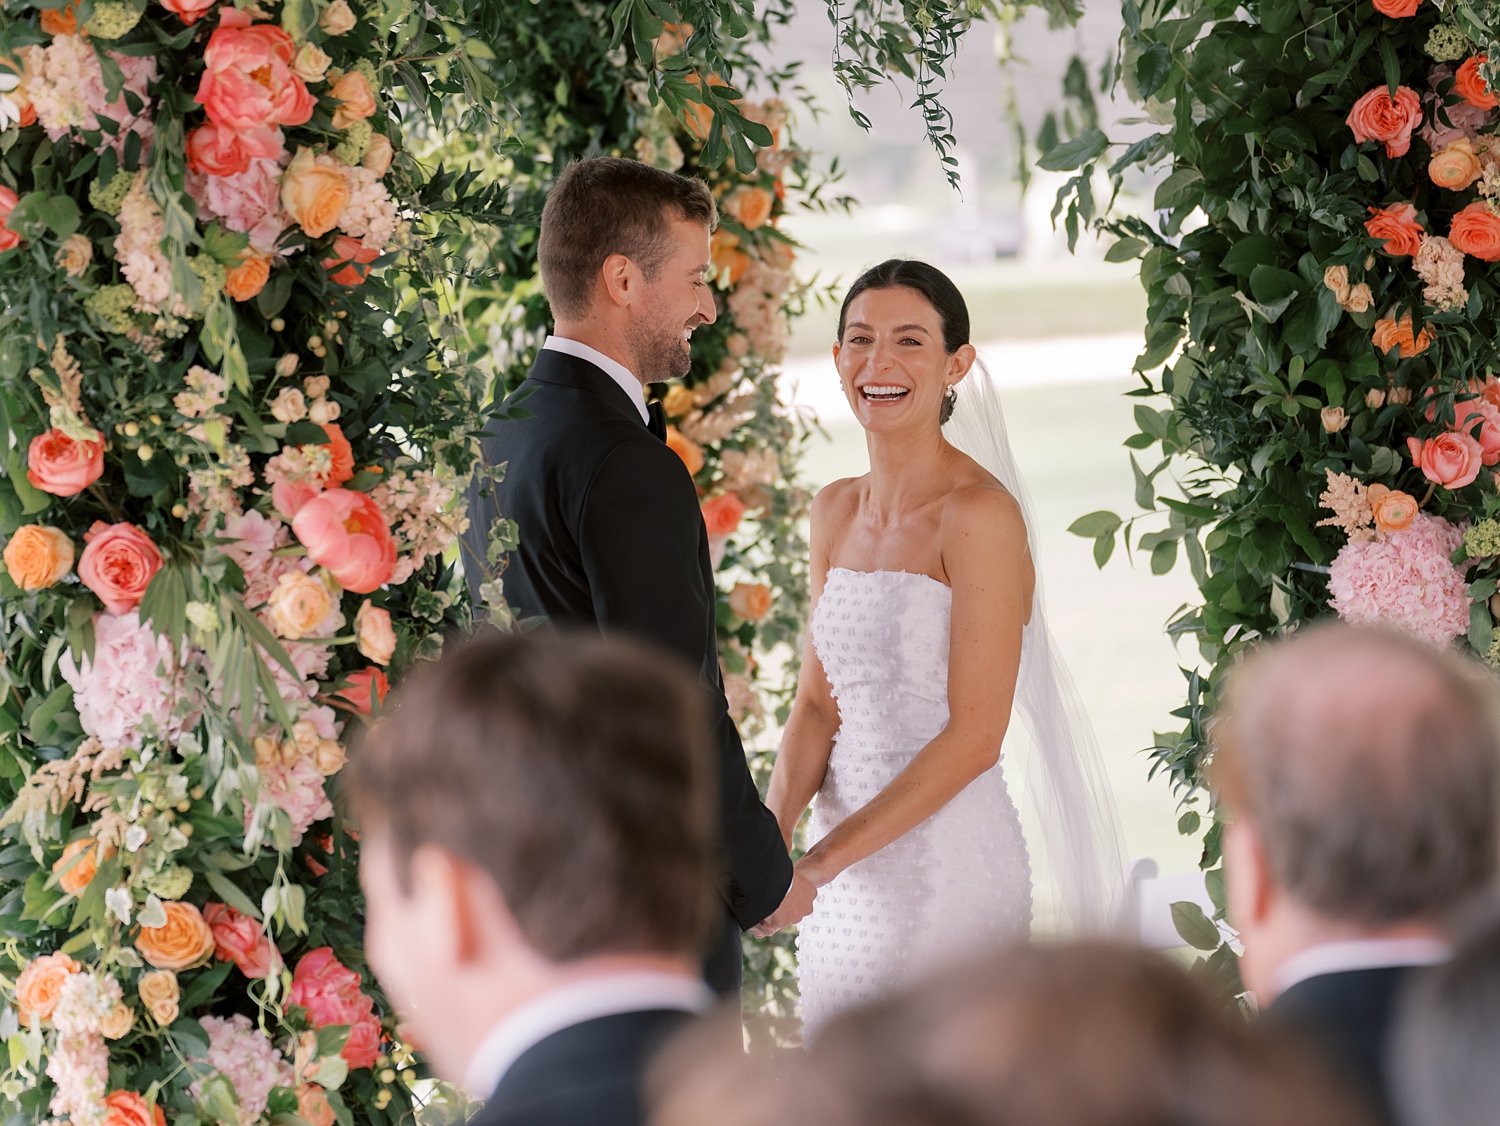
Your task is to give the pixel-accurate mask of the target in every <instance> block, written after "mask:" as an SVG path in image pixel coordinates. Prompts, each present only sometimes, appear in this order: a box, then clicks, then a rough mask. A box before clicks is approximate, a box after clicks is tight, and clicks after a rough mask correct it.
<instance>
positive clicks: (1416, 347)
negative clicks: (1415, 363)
mask: <svg viewBox="0 0 1500 1126" xmlns="http://www.w3.org/2000/svg"><path fill="white" fill-rule="evenodd" d="M1433 336H1434V333H1433V331H1432V326H1431V325H1423V326H1422V332H1421V334H1420V335H1413V330H1412V318H1411V313H1409V312H1407V313H1402V314H1401V316H1400V318H1399V319H1398V318H1395V317H1390V316H1384V317H1381V318H1380V319H1379V320H1378V321H1376V322H1375V328H1374V329H1373V330H1372V332H1371V333H1370V339H1371V341H1373V342H1374V344H1375V347H1376V348H1379V349H1380V350H1381V351H1382V352H1389V351H1390V350H1391V349H1392V348H1399V349H1400V350H1401V353H1400V354H1401V358H1402V359H1403V360H1409V359H1411V358H1412V357H1413V356H1420V355H1421V354H1422V353H1423V352H1425V351H1427V349H1428V347H1430V346H1431V344H1432V340H1433Z"/></svg>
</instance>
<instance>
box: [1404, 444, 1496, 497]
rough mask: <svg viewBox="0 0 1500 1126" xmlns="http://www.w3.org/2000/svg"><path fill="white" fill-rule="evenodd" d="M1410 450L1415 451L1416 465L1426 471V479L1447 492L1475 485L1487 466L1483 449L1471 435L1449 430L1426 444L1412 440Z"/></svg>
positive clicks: (1424, 472) (1414, 460) (1423, 473)
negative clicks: (1485, 465)
mask: <svg viewBox="0 0 1500 1126" xmlns="http://www.w3.org/2000/svg"><path fill="white" fill-rule="evenodd" d="M1406 447H1407V449H1408V450H1409V451H1410V452H1411V461H1412V464H1413V465H1414V466H1416V467H1417V468H1418V469H1420V470H1421V471H1422V476H1424V477H1426V478H1427V479H1428V480H1429V481H1431V482H1432V483H1433V484H1434V485H1441V486H1443V488H1445V489H1461V488H1463V487H1464V486H1465V485H1472V484H1473V483H1474V482H1475V481H1476V480H1477V479H1478V477H1479V469H1480V466H1481V465H1483V464H1484V452H1483V450H1481V449H1480V446H1479V443H1478V442H1476V441H1475V440H1474V439H1473V438H1471V437H1469V436H1468V435H1467V434H1455V433H1453V432H1452V431H1449V432H1448V433H1446V434H1439V435H1438V436H1437V437H1436V438H1428V439H1427V441H1425V442H1423V441H1420V440H1419V439H1417V438H1408V439H1406Z"/></svg>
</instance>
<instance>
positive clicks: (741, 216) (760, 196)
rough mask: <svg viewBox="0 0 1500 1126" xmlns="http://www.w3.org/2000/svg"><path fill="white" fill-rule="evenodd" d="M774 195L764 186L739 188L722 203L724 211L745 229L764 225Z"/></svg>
mask: <svg viewBox="0 0 1500 1126" xmlns="http://www.w3.org/2000/svg"><path fill="white" fill-rule="evenodd" d="M775 202H776V197H775V196H773V195H772V194H771V193H770V192H768V191H766V190H765V189H764V188H740V189H739V190H738V191H736V192H735V193H734V194H733V195H732V196H730V197H729V199H728V200H726V201H725V203H724V211H725V212H726V213H727V214H728V215H729V216H730V217H731V218H733V219H734V221H735V222H736V223H738V224H739V225H740V226H742V227H744V228H745V230H747V231H753V230H756V229H757V228H759V227H764V226H765V225H766V221H767V220H768V219H770V218H771V207H772V205H773V204H775Z"/></svg>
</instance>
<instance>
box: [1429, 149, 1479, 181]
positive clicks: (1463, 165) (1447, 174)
mask: <svg viewBox="0 0 1500 1126" xmlns="http://www.w3.org/2000/svg"><path fill="white" fill-rule="evenodd" d="M1483 173H1484V165H1483V164H1482V163H1481V162H1480V159H1479V153H1478V152H1477V151H1476V150H1475V148H1474V142H1473V141H1470V140H1468V139H1467V138H1465V139H1463V140H1458V141H1453V142H1451V143H1449V144H1446V145H1444V146H1443V147H1442V148H1440V149H1438V151H1437V152H1435V153H1433V154H1432V159H1431V160H1429V161H1428V162H1427V177H1428V179H1430V180H1431V181H1432V182H1433V183H1434V184H1436V185H1437V186H1438V187H1440V188H1446V189H1447V190H1448V191H1450V192H1461V191H1465V190H1466V189H1468V188H1469V187H1471V186H1472V185H1473V183H1474V181H1475V180H1477V179H1479V177H1480V176H1481V175H1482V174H1483Z"/></svg>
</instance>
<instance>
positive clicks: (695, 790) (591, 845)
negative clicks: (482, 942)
mask: <svg viewBox="0 0 1500 1126" xmlns="http://www.w3.org/2000/svg"><path fill="white" fill-rule="evenodd" d="M345 774H346V776H345V779H344V789H345V794H346V796H347V797H348V798H349V799H350V804H351V807H352V812H353V813H354V815H355V818H356V820H358V821H359V822H360V823H362V824H364V825H365V826H366V827H367V828H368V829H369V830H371V831H376V832H380V833H382V834H384V836H385V837H386V839H387V840H388V841H389V844H390V848H391V853H392V855H393V857H394V859H395V862H396V871H397V874H398V877H399V878H400V879H401V880H402V881H403V882H406V881H408V880H409V879H410V861H411V857H412V854H413V853H414V852H415V851H416V850H417V849H418V848H419V847H421V846H423V845H435V846H438V847H440V848H443V849H445V850H447V851H449V852H451V853H453V854H455V855H457V856H459V857H461V858H463V859H464V860H466V861H468V862H469V863H471V864H473V865H475V866H476V867H478V868H479V869H481V870H482V871H484V872H485V873H486V874H488V875H489V876H490V878H491V879H493V881H494V883H495V885H496V887H497V889H498V890H499V892H500V895H501V896H502V897H503V899H504V901H505V904H506V907H507V909H508V910H509V911H510V912H511V914H512V915H513V916H514V918H515V920H516V922H517V924H518V925H519V927H520V929H521V932H522V934H523V935H524V936H525V938H526V941H527V943H528V944H529V945H530V946H531V947H532V948H533V949H534V950H536V952H537V953H538V954H540V955H542V956H543V957H545V958H547V959H548V960H550V961H553V962H566V961H572V960H576V959H579V958H584V957H589V956H593V955H599V954H606V953H665V954H682V955H688V956H692V957H697V956H699V955H701V953H702V948H703V945H704V942H705V939H706V936H707V934H708V928H709V924H710V922H711V920H712V918H713V898H714V895H713V888H714V879H715V872H716V864H717V858H716V841H715V828H714V819H713V803H714V793H715V782H714V779H713V774H712V759H711V756H710V754H709V726H708V720H707V712H706V701H705V699H704V694H703V691H702V689H701V688H700V687H699V685H698V683H697V681H696V680H695V678H694V677H693V676H692V674H691V673H690V672H689V671H688V670H687V669H685V668H683V667H681V666H680V665H679V664H678V662H677V660H676V658H674V657H672V656H671V655H670V654H667V653H663V652H660V651H658V650H656V649H654V648H651V647H649V646H646V645H644V644H640V643H637V642H633V641H626V640H621V639H616V638H611V639H601V638H600V637H598V636H597V635H585V634H571V633H564V632H555V631H551V630H542V631H537V632H534V633H531V634H526V635H522V634H519V633H513V634H505V633H501V632H499V631H497V630H493V629H489V628H486V629H485V630H484V631H483V632H482V633H481V634H479V635H478V636H476V637H474V638H471V639H469V640H467V641H464V642H462V643H459V644H457V645H451V646H450V647H449V649H448V650H447V651H446V652H445V653H444V654H443V656H442V657H441V658H440V659H439V660H437V661H435V662H431V663H427V664H422V665H419V666H418V667H417V668H415V669H414V670H412V672H411V673H410V674H409V675H408V676H407V677H406V679H405V680H404V681H403V682H402V683H401V685H400V686H399V687H398V688H397V689H396V691H395V692H394V693H393V695H392V697H391V701H390V704H389V705H388V707H387V709H386V711H385V713H384V714H383V715H382V716H381V718H380V719H379V720H378V721H377V722H376V724H375V726H374V728H373V729H372V730H371V731H370V733H369V734H368V736H367V737H366V738H365V739H364V740H363V741H362V743H361V745H360V746H358V747H356V748H355V753H354V754H353V755H352V756H351V761H350V763H349V767H348V769H347V770H346V772H345Z"/></svg>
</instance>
